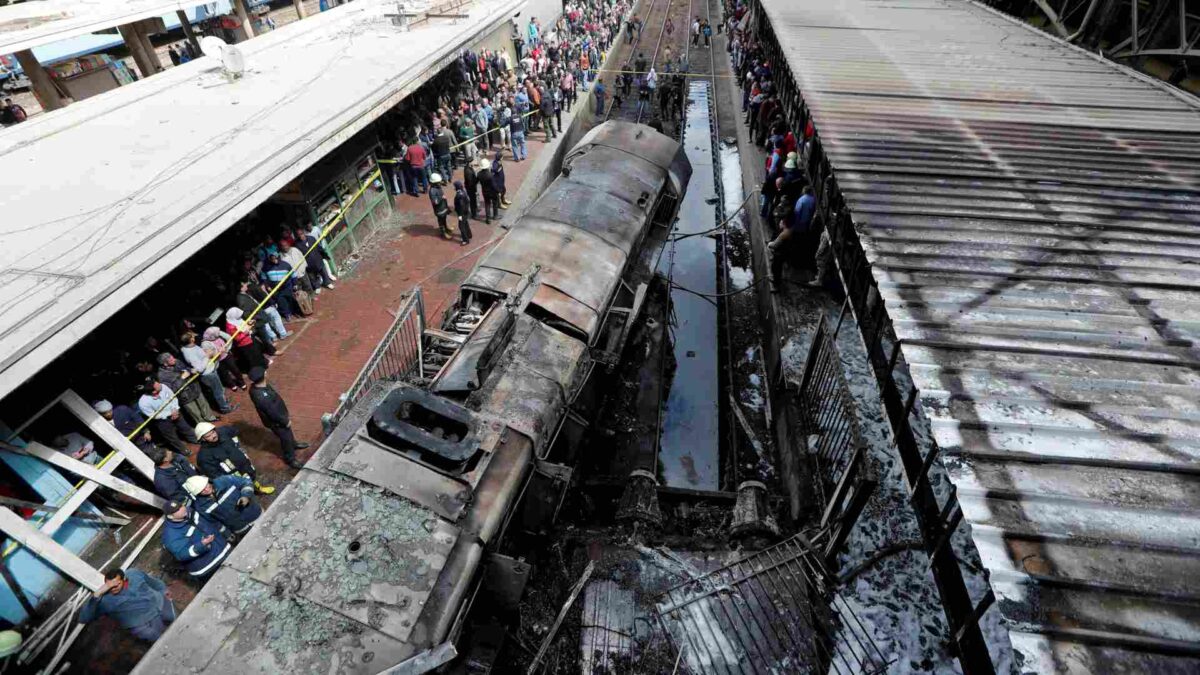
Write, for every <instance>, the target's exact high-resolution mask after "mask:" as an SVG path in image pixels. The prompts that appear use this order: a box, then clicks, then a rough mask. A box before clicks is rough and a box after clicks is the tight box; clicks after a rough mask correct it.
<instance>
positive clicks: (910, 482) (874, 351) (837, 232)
mask: <svg viewBox="0 0 1200 675" xmlns="http://www.w3.org/2000/svg"><path fill="white" fill-rule="evenodd" d="M752 7H753V9H752V11H754V12H755V17H754V25H755V26H756V27H757V33H758V38H759V43H760V44H761V45H762V47H763V50H764V53H765V54H764V55H765V56H766V58H767V59H768V60H769V61H770V63H771V66H772V69H773V71H774V75H773V80H774V83H775V86H776V91H777V93H778V95H779V99H780V101H781V102H782V104H783V111H784V115H785V117H786V119H787V122H788V124H789V125H790V126H791V127H792V128H793V129H798V130H801V132H800V133H797V134H796V136H797V138H803V133H802V130H803V129H805V127H806V125H807V124H808V122H809V121H811V122H812V123H813V129H814V133H813V136H812V138H811V140H807V141H806V143H805V150H804V152H805V157H804V160H805V169H806V172H807V175H808V179H809V182H810V184H811V185H812V187H813V196H814V197H815V198H816V200H817V217H819V218H820V219H821V222H822V223H825V224H826V225H825V226H826V232H827V233H828V235H829V240H830V244H831V247H832V249H833V254H834V255H833V257H834V259H835V261H836V263H837V269H838V271H839V273H840V275H841V279H842V285H843V287H844V288H845V291H846V303H847V305H846V306H847V308H848V309H849V311H850V312H852V313H853V316H854V318H855V319H856V321H857V323H858V328H859V332H860V333H861V335H862V338H863V342H864V344H865V346H866V351H867V357H868V361H869V363H870V366H871V370H872V371H873V374H874V376H875V381H876V384H877V385H878V388H879V392H880V396H881V398H882V401H883V405H884V410H885V412H886V415H887V419H888V422H889V425H890V427H891V430H892V434H893V436H894V438H895V442H896V449H897V451H898V453H899V456H900V460H901V465H902V467H903V471H904V478H905V481H906V483H907V487H908V492H909V500H910V503H911V505H912V508H913V512H914V513H915V514H916V517H917V523H918V525H919V526H920V529H921V535H922V540H923V542H924V544H925V551H926V553H928V555H929V558H930V570H931V571H932V572H933V578H934V582H935V583H936V585H937V589H938V594H939V597H940V598H941V602H942V608H943V610H944V611H945V613H946V619H947V622H948V623H949V624H950V635H949V636H948V637H949V641H950V644H951V647H952V650H953V652H954V653H955V655H956V656H957V657H958V659H959V664H960V665H961V666H962V670H963V672H964V673H966V674H967V675H992V673H994V672H995V666H994V665H993V664H992V660H991V657H990V656H989V654H988V648H987V642H986V641H985V639H984V637H983V631H982V629H981V628H980V626H979V620H980V617H982V616H983V614H984V612H986V611H987V609H988V608H989V607H990V606H991V604H992V603H993V602H994V601H995V594H994V592H992V591H990V590H989V591H988V593H987V594H986V595H985V596H984V597H983V598H981V599H980V600H979V602H978V603H976V602H974V601H973V600H972V598H971V594H970V591H969V590H968V589H967V584H966V580H965V579H964V576H963V570H962V567H961V566H960V564H959V560H958V557H957V555H956V554H955V552H954V548H953V546H952V545H951V543H950V541H951V537H952V535H953V533H954V531H955V530H956V529H957V528H958V526H959V524H960V523H961V521H962V518H963V512H962V507H961V506H960V505H959V503H958V498H957V497H956V495H955V494H954V491H953V490H951V491H950V493H949V494H948V495H947V497H946V499H945V500H944V501H943V502H939V498H938V495H937V492H936V491H935V490H934V488H933V485H932V484H931V482H930V480H929V470H930V468H931V467H932V466H933V463H934V461H935V460H936V459H937V455H938V446H937V445H936V444H935V445H933V446H932V447H931V448H930V449H929V451H928V452H927V453H923V451H922V444H921V442H920V441H919V440H918V438H917V434H916V431H915V430H914V428H913V425H912V422H911V421H910V420H911V419H912V418H913V416H914V415H917V416H919V415H920V411H919V409H917V407H916V404H917V399H918V391H917V389H916V387H915V386H914V385H913V383H912V379H911V377H910V376H909V374H908V368H907V365H905V364H904V363H903V362H902V361H901V360H900V356H901V354H900V346H901V345H900V340H898V339H897V337H896V333H895V331H894V329H893V326H892V322H891V319H890V318H889V317H888V314H887V309H886V307H885V305H884V301H883V296H882V295H881V294H880V292H879V288H878V285H877V284H876V281H875V276H874V274H873V272H872V265H871V262H870V260H868V259H867V254H866V251H865V249H864V248H863V246H862V242H861V241H860V240H859V235H858V231H857V230H856V229H855V227H854V220H853V217H852V215H851V213H850V209H849V207H848V206H847V204H846V200H845V197H844V195H843V194H842V191H841V189H840V188H839V187H838V180H837V176H836V175H835V171H834V167H833V165H832V164H831V163H830V161H829V158H828V156H827V155H826V154H825V152H824V148H823V146H822V139H821V131H820V124H819V121H818V120H817V119H815V118H814V117H813V115H812V111H811V110H810V109H809V107H808V104H807V102H806V101H805V100H804V95H803V92H801V90H800V87H799V84H798V83H799V80H798V79H796V77H795V76H794V75H793V73H792V72H791V69H790V67H789V65H788V57H787V54H786V53H785V52H784V50H783V49H782V48H781V47H780V45H779V41H778V39H777V37H776V36H775V34H774V31H773V30H772V29H771V26H770V21H769V20H768V19H767V16H766V14H765V12H764V11H763V8H762V6H761V4H759V3H758V2H755V3H754V4H753V6H752Z"/></svg>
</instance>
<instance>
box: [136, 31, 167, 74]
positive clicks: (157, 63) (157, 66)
mask: <svg viewBox="0 0 1200 675" xmlns="http://www.w3.org/2000/svg"><path fill="white" fill-rule="evenodd" d="M134 30H135V31H136V32H137V34H138V40H140V41H141V43H142V50H143V51H145V52H146V58H147V59H149V60H150V67H151V68H152V69H153V71H154V72H156V73H161V72H162V71H163V66H162V59H160V58H158V50H156V49H155V48H154V43H153V42H151V41H150V35H149V34H147V33H146V30H145V29H144V28H140V27H136V26H135V27H134Z"/></svg>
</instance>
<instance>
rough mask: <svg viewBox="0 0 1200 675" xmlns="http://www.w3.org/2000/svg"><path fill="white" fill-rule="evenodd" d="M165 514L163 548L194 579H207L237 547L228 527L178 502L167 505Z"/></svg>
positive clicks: (172, 501) (170, 502)
mask: <svg viewBox="0 0 1200 675" xmlns="http://www.w3.org/2000/svg"><path fill="white" fill-rule="evenodd" d="M163 514H164V515H166V517H167V518H166V522H165V523H164V525H163V534H162V543H163V548H165V549H166V550H167V552H168V553H170V554H171V555H172V556H174V558H175V559H176V560H178V561H179V562H180V563H182V564H183V567H184V569H186V570H187V573H188V575H189V576H191V577H192V578H193V579H207V578H208V577H209V576H211V575H212V573H213V572H216V571H217V568H218V567H220V566H221V563H222V562H223V561H224V560H225V558H228V557H229V552H230V551H232V550H233V545H232V544H230V543H229V539H228V537H229V530H227V529H225V526H224V525H222V524H220V523H218V522H217V521H215V520H213V519H212V518H209V517H208V516H205V515H203V514H202V513H200V512H199V511H197V510H195V509H193V508H192V507H191V506H189V505H188V504H187V503H186V502H181V501H176V500H171V501H169V502H167V505H166V506H164V507H163Z"/></svg>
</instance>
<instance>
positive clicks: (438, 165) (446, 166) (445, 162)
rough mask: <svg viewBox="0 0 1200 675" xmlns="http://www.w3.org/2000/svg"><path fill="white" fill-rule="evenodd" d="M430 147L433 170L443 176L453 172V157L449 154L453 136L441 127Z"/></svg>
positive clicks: (452, 144)
mask: <svg viewBox="0 0 1200 675" xmlns="http://www.w3.org/2000/svg"><path fill="white" fill-rule="evenodd" d="M430 145H431V146H432V147H433V166H434V169H435V170H436V171H437V172H438V173H440V174H442V175H443V176H449V175H450V174H451V173H453V171H454V157H453V155H451V154H450V152H451V148H452V147H453V146H454V134H453V133H451V132H450V130H449V129H447V128H446V127H442V128H441V129H439V130H438V132H437V135H435V136H434V137H433V143H431V144H430Z"/></svg>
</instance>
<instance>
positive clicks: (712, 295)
mask: <svg viewBox="0 0 1200 675" xmlns="http://www.w3.org/2000/svg"><path fill="white" fill-rule="evenodd" d="M762 281H763V280H762V279H755V281H754V283H752V284H750V285H749V286H746V287H745V288H739V289H737V290H736V291H729V292H728V293H701V292H700V291H693V290H692V289H690V288H686V287H684V286H680V285H679V284H677V283H675V282H674V281H672V282H671V288H676V289H679V290H681V291H683V292H684V293H691V294H692V295H698V296H700V297H702V298H708V299H709V300H716V299H717V298H728V297H729V296H731V295H737V294H739V293H745V292H746V291H748V290H750V289H751V288H754V287H755V286H757V285H759V284H761V283H762Z"/></svg>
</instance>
